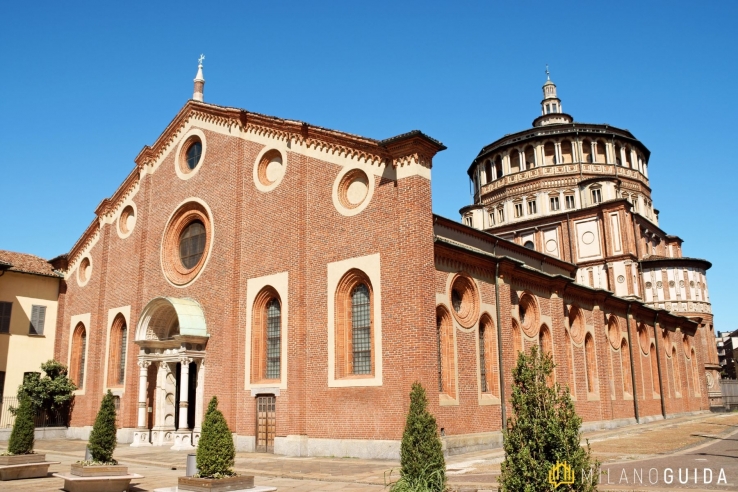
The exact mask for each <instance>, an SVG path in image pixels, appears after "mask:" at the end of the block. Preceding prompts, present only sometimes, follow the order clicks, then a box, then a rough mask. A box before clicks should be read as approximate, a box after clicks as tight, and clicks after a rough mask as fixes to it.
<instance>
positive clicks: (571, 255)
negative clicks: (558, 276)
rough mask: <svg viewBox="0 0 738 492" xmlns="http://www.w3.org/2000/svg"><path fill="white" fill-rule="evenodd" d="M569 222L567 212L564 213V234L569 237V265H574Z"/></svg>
mask: <svg viewBox="0 0 738 492" xmlns="http://www.w3.org/2000/svg"><path fill="white" fill-rule="evenodd" d="M564 200H566V197H564ZM569 222H570V219H569V212H566V234H567V235H568V236H569V241H568V242H569V263H574V253H572V250H571V242H572V237H571V228H570V227H569Z"/></svg>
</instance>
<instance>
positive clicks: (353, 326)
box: [336, 270, 375, 378]
mask: <svg viewBox="0 0 738 492" xmlns="http://www.w3.org/2000/svg"><path fill="white" fill-rule="evenodd" d="M336 296H337V298H336V321H337V323H336V328H337V331H336V359H337V360H336V377H339V378H340V377H346V376H351V375H359V376H369V375H372V374H374V359H375V356H374V354H373V351H374V343H373V336H374V331H373V311H372V310H373V307H372V306H373V305H374V299H373V291H372V286H371V283H370V282H369V279H368V278H367V277H366V275H365V274H364V273H363V272H361V271H359V270H350V271H349V272H348V273H347V274H346V275H345V276H344V278H343V279H341V281H340V282H339V285H338V288H337V290H336Z"/></svg>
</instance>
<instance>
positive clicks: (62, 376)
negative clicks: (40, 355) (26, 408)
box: [18, 359, 77, 413]
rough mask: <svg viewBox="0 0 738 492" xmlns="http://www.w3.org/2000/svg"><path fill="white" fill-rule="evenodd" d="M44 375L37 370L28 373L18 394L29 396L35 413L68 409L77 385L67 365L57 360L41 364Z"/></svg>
mask: <svg viewBox="0 0 738 492" xmlns="http://www.w3.org/2000/svg"><path fill="white" fill-rule="evenodd" d="M41 370H42V371H43V372H44V377H41V374H39V373H37V372H32V373H30V374H28V375H27V376H26V377H25V378H24V379H23V384H21V385H20V387H19V388H18V396H21V395H23V396H28V397H29V398H30V399H31V405H32V407H33V411H34V413H38V412H40V411H41V410H57V411H66V410H68V409H69V405H70V404H71V402H72V399H73V398H74V395H73V391H74V390H76V389H77V386H76V385H75V384H74V383H73V382H72V380H71V379H69V376H68V375H67V366H65V365H64V364H62V363H60V362H57V361H55V360H53V359H52V360H48V361H46V362H44V363H43V364H41Z"/></svg>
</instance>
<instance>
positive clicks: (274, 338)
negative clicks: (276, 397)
mask: <svg viewBox="0 0 738 492" xmlns="http://www.w3.org/2000/svg"><path fill="white" fill-rule="evenodd" d="M253 313H254V314H253V326H252V330H251V338H252V339H251V343H252V345H251V363H252V366H251V369H252V370H251V382H253V383H258V382H260V381H263V380H279V378H280V377H281V366H282V304H281V302H280V299H279V296H278V295H277V292H276V291H275V290H274V289H273V288H271V287H265V288H264V289H263V290H262V291H261V292H259V294H258V295H257V296H256V299H255V300H254V310H253Z"/></svg>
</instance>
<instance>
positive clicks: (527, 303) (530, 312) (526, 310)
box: [518, 293, 540, 338]
mask: <svg viewBox="0 0 738 492" xmlns="http://www.w3.org/2000/svg"><path fill="white" fill-rule="evenodd" d="M518 317H519V318H520V325H521V326H522V328H523V332H524V333H525V334H526V335H527V336H528V337H530V338H533V337H535V336H536V335H537V334H538V328H539V326H540V322H539V319H540V316H539V315H538V305H537V304H536V301H535V299H533V296H531V295H530V294H528V293H524V294H523V295H522V296H521V297H520V301H519V302H518Z"/></svg>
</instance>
